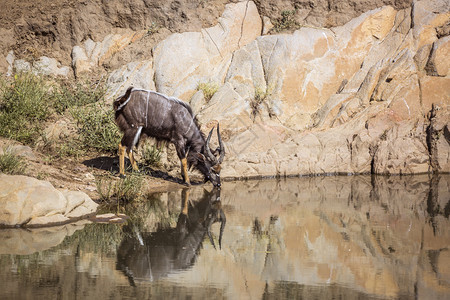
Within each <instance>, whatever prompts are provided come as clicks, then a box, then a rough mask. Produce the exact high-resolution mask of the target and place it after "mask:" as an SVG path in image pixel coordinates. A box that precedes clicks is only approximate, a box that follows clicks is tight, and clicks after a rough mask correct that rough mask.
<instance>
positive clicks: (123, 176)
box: [119, 174, 127, 179]
mask: <svg viewBox="0 0 450 300" xmlns="http://www.w3.org/2000/svg"><path fill="white" fill-rule="evenodd" d="M119 178H120V179H125V178H127V175H125V174H120V175H119Z"/></svg>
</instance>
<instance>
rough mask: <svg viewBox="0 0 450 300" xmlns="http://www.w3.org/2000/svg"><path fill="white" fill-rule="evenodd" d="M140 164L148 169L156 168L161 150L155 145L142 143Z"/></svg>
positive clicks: (159, 160) (159, 161)
mask: <svg viewBox="0 0 450 300" xmlns="http://www.w3.org/2000/svg"><path fill="white" fill-rule="evenodd" d="M142 162H143V163H144V164H145V165H146V166H149V167H150V166H153V167H158V166H159V165H160V163H161V149H160V148H159V147H158V146H157V145H156V144H153V145H150V144H149V143H144V146H143V147H142Z"/></svg>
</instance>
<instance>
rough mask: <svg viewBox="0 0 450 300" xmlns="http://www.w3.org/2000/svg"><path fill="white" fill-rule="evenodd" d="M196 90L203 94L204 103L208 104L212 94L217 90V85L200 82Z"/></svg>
mask: <svg viewBox="0 0 450 300" xmlns="http://www.w3.org/2000/svg"><path fill="white" fill-rule="evenodd" d="M197 90H199V91H202V92H203V96H205V101H206V102H207V103H208V102H209V100H211V98H212V97H213V96H214V94H215V93H216V92H217V91H218V90H219V85H218V84H217V83H215V82H211V81H209V82H201V83H199V84H198V86H197Z"/></svg>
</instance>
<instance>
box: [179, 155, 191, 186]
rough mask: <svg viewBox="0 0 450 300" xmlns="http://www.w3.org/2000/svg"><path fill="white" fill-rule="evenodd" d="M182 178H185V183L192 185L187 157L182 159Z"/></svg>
mask: <svg viewBox="0 0 450 300" xmlns="http://www.w3.org/2000/svg"><path fill="white" fill-rule="evenodd" d="M181 176H182V177H183V180H184V183H186V184H187V185H191V181H190V180H189V175H188V167H187V159H186V157H184V158H182V159H181Z"/></svg>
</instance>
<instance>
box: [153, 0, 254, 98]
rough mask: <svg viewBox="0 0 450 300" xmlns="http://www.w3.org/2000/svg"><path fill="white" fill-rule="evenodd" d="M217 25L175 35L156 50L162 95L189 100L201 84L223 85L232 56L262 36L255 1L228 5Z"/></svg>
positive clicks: (156, 69)
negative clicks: (220, 83)
mask: <svg viewBox="0 0 450 300" xmlns="http://www.w3.org/2000/svg"><path fill="white" fill-rule="evenodd" d="M218 23H219V24H218V25H216V26H214V27H211V28H206V29H203V30H202V32H185V33H181V34H179V33H176V34H173V35H171V36H169V37H168V38H167V39H165V40H164V41H162V42H161V43H159V44H158V45H157V46H156V47H155V49H154V50H153V58H154V70H155V81H156V82H155V84H156V88H157V90H158V91H159V92H162V93H164V94H167V95H170V96H176V97H179V98H180V99H182V100H189V99H190V98H191V97H192V95H194V94H195V92H196V90H197V86H198V84H199V83H202V82H210V81H213V82H223V81H224V78H225V76H226V72H227V69H228V66H229V64H230V62H231V57H232V52H233V51H235V50H237V49H239V48H240V47H243V46H245V45H246V44H248V43H250V42H251V41H253V40H254V39H255V38H256V37H257V36H259V35H260V33H261V26H262V25H261V19H260V17H259V14H258V11H257V9H256V6H255V4H254V3H253V2H252V1H248V2H238V3H232V4H228V5H227V6H226V8H225V11H224V12H223V14H222V17H221V18H219V21H218Z"/></svg>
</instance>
